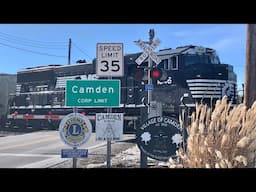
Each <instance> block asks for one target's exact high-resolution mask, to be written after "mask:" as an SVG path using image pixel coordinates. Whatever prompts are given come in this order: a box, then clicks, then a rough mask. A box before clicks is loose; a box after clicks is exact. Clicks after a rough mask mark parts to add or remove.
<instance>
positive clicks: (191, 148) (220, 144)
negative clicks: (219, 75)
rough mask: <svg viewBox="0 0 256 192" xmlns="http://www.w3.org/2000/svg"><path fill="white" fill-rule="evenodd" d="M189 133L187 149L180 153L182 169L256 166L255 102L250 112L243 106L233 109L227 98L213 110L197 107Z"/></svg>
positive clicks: (220, 101) (188, 129) (200, 105)
mask: <svg viewBox="0 0 256 192" xmlns="http://www.w3.org/2000/svg"><path fill="white" fill-rule="evenodd" d="M187 131H188V139H187V147H186V149H180V150H179V151H178V152H177V156H178V159H179V162H180V163H181V164H182V166H183V167H189V168H240V167H241V168H242V167H255V163H256V102H255V103H254V104H253V105H252V107H251V108H249V109H248V110H246V107H245V105H244V104H240V105H238V106H235V107H231V105H230V104H229V103H228V101H227V98H226V97H224V98H223V99H222V100H218V101H217V103H216V106H215V109H214V111H211V109H210V108H209V107H207V106H206V105H202V104H198V105H197V106H196V111H195V112H194V113H193V114H192V119H191V124H190V125H189V126H188V128H187ZM170 164H171V162H170ZM172 166H173V165H170V167H172Z"/></svg>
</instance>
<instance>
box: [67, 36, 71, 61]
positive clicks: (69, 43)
mask: <svg viewBox="0 0 256 192" xmlns="http://www.w3.org/2000/svg"><path fill="white" fill-rule="evenodd" d="M70 58H71V38H69V41H68V64H69V65H70Z"/></svg>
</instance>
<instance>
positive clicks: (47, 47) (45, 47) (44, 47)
mask: <svg viewBox="0 0 256 192" xmlns="http://www.w3.org/2000/svg"><path fill="white" fill-rule="evenodd" d="M0 39H2V40H4V41H8V42H10V43H15V44H18V45H22V46H29V47H36V48H43V49H66V47H64V46H62V47H49V46H40V45H28V44H24V43H21V42H15V40H12V39H5V38H2V37H0Z"/></svg>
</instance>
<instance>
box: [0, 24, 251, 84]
mask: <svg viewBox="0 0 256 192" xmlns="http://www.w3.org/2000/svg"><path fill="white" fill-rule="evenodd" d="M151 28H152V29H154V30H155V37H156V38H159V39H160V41H161V44H160V45H159V46H158V48H157V49H156V50H159V49H163V48H175V47H177V46H182V45H190V44H193V45H201V46H206V47H210V48H213V49H215V50H216V51H217V54H218V55H219V57H220V59H221V62H222V63H227V64H232V65H233V66H234V70H235V72H236V74H237V77H238V87H241V84H242V83H243V82H244V73H245V47H246V24H0V73H10V74H15V73H17V71H18V70H20V69H24V68H26V67H34V66H43V65H49V64H67V63H68V39H69V38H71V39H72V49H71V63H75V62H76V61H77V60H79V59H86V60H87V61H88V62H90V61H92V59H93V58H95V57H96V44H97V43H116V42H117V43H119V42H122V43H124V53H134V52H140V51H141V49H140V48H139V47H138V46H137V45H135V43H134V41H135V40H138V39H141V40H148V31H149V29H151Z"/></svg>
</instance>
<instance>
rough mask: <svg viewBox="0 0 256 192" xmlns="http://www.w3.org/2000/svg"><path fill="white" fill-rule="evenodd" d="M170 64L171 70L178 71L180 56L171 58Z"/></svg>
mask: <svg viewBox="0 0 256 192" xmlns="http://www.w3.org/2000/svg"><path fill="white" fill-rule="evenodd" d="M169 64H170V69H171V70H178V68H179V67H178V66H179V65H178V56H173V57H171V58H170V62H169Z"/></svg>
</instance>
